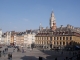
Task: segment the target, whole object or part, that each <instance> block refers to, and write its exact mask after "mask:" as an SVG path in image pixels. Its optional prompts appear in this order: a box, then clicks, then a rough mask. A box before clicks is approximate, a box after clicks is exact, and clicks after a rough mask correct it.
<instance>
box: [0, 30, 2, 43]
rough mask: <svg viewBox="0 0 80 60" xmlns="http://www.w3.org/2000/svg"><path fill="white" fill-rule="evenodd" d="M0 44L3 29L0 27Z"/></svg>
mask: <svg viewBox="0 0 80 60" xmlns="http://www.w3.org/2000/svg"><path fill="white" fill-rule="evenodd" d="M0 44H2V29H0Z"/></svg>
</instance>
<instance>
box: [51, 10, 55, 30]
mask: <svg viewBox="0 0 80 60" xmlns="http://www.w3.org/2000/svg"><path fill="white" fill-rule="evenodd" d="M50 28H51V29H56V21H55V16H54V12H53V11H52V12H51V17H50Z"/></svg>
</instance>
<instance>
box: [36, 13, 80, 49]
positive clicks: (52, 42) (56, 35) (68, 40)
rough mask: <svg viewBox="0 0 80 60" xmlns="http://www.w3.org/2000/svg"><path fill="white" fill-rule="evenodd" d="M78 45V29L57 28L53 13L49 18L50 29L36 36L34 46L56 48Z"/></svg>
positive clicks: (69, 27) (79, 40)
mask: <svg viewBox="0 0 80 60" xmlns="http://www.w3.org/2000/svg"><path fill="white" fill-rule="evenodd" d="M75 43H76V44H80V28H76V27H73V26H71V25H69V24H68V25H67V26H66V27H63V26H62V25H61V27H59V28H57V26H56V22H55V17H54V14H53V12H52V13H51V17H50V29H43V30H42V31H40V32H39V33H38V34H37V35H36V39H35V44H36V47H38V48H40V47H41V48H49V49H51V48H54V49H55V48H58V49H63V48H65V47H66V46H73V45H75Z"/></svg>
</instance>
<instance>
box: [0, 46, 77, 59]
mask: <svg viewBox="0 0 80 60" xmlns="http://www.w3.org/2000/svg"><path fill="white" fill-rule="evenodd" d="M4 48H5V47H4ZM4 48H2V49H1V50H3V49H4ZM25 49H26V52H25V53H22V52H17V49H16V50H15V52H13V48H8V53H9V52H12V60H39V59H38V58H39V56H40V57H43V60H55V58H56V57H57V58H58V60H64V59H65V57H68V58H69V57H71V56H72V55H73V54H72V52H66V51H64V52H63V53H61V52H59V51H49V50H45V51H40V50H38V49H36V48H34V49H33V50H30V49H28V48H25ZM0 60H8V55H6V56H5V57H4V56H3V55H2V57H0ZM74 60H75V59H74Z"/></svg>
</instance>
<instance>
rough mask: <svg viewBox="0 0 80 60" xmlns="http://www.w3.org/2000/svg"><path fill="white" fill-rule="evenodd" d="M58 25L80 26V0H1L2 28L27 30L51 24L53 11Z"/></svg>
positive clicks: (0, 24) (6, 29)
mask: <svg viewBox="0 0 80 60" xmlns="http://www.w3.org/2000/svg"><path fill="white" fill-rule="evenodd" d="M52 11H53V12H54V15H55V18H56V25H57V27H60V26H61V25H63V26H66V25H67V24H70V25H72V26H74V27H80V24H79V23H80V0H0V29H2V31H3V32H6V31H13V30H15V31H26V30H27V29H28V30H29V29H32V30H33V29H38V28H39V25H40V23H41V24H42V26H43V27H44V28H46V27H47V26H48V27H50V26H49V20H50V15H51V12H52Z"/></svg>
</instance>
